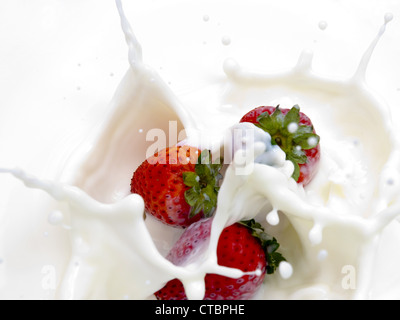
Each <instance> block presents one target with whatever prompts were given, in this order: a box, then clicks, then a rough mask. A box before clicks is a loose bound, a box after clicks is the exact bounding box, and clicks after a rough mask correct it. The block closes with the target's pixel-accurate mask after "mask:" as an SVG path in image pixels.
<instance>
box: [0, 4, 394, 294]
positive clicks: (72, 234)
mask: <svg viewBox="0 0 400 320" xmlns="http://www.w3.org/2000/svg"><path fill="white" fill-rule="evenodd" d="M117 4H118V5H120V3H118V2H117ZM232 5H233V7H234V8H239V7H240V3H239V2H237V3H236V2H235V3H233V4H232ZM252 5H254V6H256V5H259V4H258V3H256V2H255V3H254V4H253V3H252ZM332 5H333V4H332ZM118 8H119V13H120V15H121V22H122V29H123V31H124V32H125V36H126V40H127V44H128V50H127V49H126V48H125V47H124V48H123V50H125V51H124V54H125V56H124V57H125V59H126V61H127V62H129V63H127V65H126V71H125V74H124V75H123V77H122V74H121V78H122V80H121V81H120V83H119V84H118V86H117V87H116V88H115V92H113V95H112V99H111V103H108V104H107V105H106V106H104V107H101V108H99V111H100V112H99V114H97V115H96V116H94V117H93V119H92V121H93V123H92V124H91V125H88V126H87V127H85V128H84V129H77V130H78V133H75V137H76V138H74V139H72V141H70V142H69V143H66V147H65V148H63V149H64V150H63V152H61V153H58V154H57V156H54V157H53V158H52V157H50V158H49V157H45V156H44V154H45V153H44V150H45V149H43V150H38V151H39V152H38V154H39V156H38V157H37V159H38V160H37V161H38V162H39V159H40V160H41V159H46V160H45V161H46V162H45V163H48V164H49V165H48V167H47V170H43V169H41V170H38V169H35V165H31V168H30V169H31V170H24V169H25V167H29V166H28V165H26V163H24V162H21V160H20V159H21V157H17V156H16V158H15V159H18V160H15V159H13V158H12V157H9V158H6V161H4V163H3V164H1V168H2V169H1V171H2V173H4V174H2V175H1V177H2V179H3V178H4V179H8V181H9V183H11V185H14V186H15V188H16V189H14V190H16V191H13V192H12V193H11V196H10V198H9V199H7V200H4V203H5V204H4V206H3V207H4V208H5V210H4V212H9V211H12V212H13V214H12V215H8V214H6V213H3V212H2V214H1V218H2V220H1V221H2V229H1V237H2V242H1V251H0V258H1V260H0V261H1V263H0V272H1V273H0V275H1V277H0V279H1V280H0V285H2V288H4V290H1V295H2V298H10V297H18V298H26V297H40V298H49V299H53V298H60V299H96V298H106V299H145V298H152V293H153V292H154V291H156V290H157V289H159V288H160V287H161V286H162V284H163V283H165V282H166V281H168V280H169V279H172V278H175V277H179V278H180V279H181V280H182V281H183V282H184V284H185V287H186V288H187V290H188V294H189V296H190V297H192V298H201V290H199V288H200V289H201V285H202V279H203V277H204V274H205V273H207V272H217V273H220V274H224V275H230V276H232V277H237V276H240V275H241V272H238V270H234V269H228V268H222V267H220V266H218V265H217V264H216V257H215V247H216V241H217V238H218V234H219V232H220V231H221V230H222V228H223V227H224V226H225V225H227V224H230V223H232V222H234V221H235V220H240V219H241V218H244V217H245V218H251V217H255V218H257V220H259V221H262V222H263V224H264V226H265V227H266V228H267V230H268V232H269V233H271V234H272V235H274V236H275V237H276V238H277V239H278V241H279V242H280V243H281V251H282V252H283V254H284V255H285V256H286V258H287V260H288V264H286V265H284V266H283V267H282V269H281V270H280V273H277V274H275V275H272V276H269V277H267V279H266V282H265V286H264V287H263V288H262V290H261V291H260V292H259V293H258V295H257V296H256V298H259V299H264V298H265V299H274V298H284V299H319V298H328V299H334V298H345V299H354V298H388V297H389V298H397V297H398V295H399V288H400V284H399V283H398V281H399V279H397V278H396V276H395V273H394V270H396V269H397V270H398V265H399V263H400V261H399V260H400V259H399V256H398V254H396V250H395V249H394V248H396V246H397V244H398V241H399V239H398V236H397V235H398V234H399V233H398V221H397V220H396V218H397V216H398V214H399V212H400V210H399V206H398V199H397V195H398V194H399V192H398V191H399V154H398V150H399V148H398V140H397V136H396V133H395V123H396V117H395V114H396V108H394V106H393V105H389V104H388V101H387V100H386V99H385V100H384V99H383V98H382V97H381V96H380V95H378V94H377V93H376V91H375V90H373V89H372V87H371V85H370V84H369V82H368V80H369V79H368V71H369V70H370V69H369V68H370V67H371V64H372V67H373V57H375V54H376V51H377V50H378V49H376V48H375V47H374V46H375V44H376V43H375V40H376V42H378V41H384V39H385V37H386V36H388V35H390V27H392V26H395V25H396V24H395V23H397V22H396V20H393V21H390V20H391V18H392V16H391V15H390V14H389V15H387V14H386V11H385V12H383V13H382V14H381V15H380V16H379V19H377V21H378V20H379V21H378V22H377V23H376V26H375V27H374V28H372V29H373V32H372V33H371V36H370V37H369V39H368V41H367V42H366V43H365V47H364V49H363V50H362V52H361V53H360V55H359V56H358V57H356V58H357V59H354V60H355V61H356V63H354V65H353V70H354V71H353V72H351V73H350V74H344V75H337V74H334V73H332V74H326V73H325V74H323V73H318V72H317V71H316V69H317V66H318V65H319V63H321V62H320V61H321V60H320V59H322V58H321V56H317V53H318V52H319V51H318V42H319V41H320V42H322V41H323V40H324V36H326V37H328V36H327V35H326V33H327V32H328V31H329V30H330V28H333V26H334V21H333V22H332V23H331V22H326V21H325V20H323V21H325V22H322V20H321V19H322V18H318V19H319V20H317V21H316V23H315V24H314V25H313V29H312V30H313V32H314V34H313V35H314V36H316V37H317V38H318V39H317V40H315V38H314V37H310V39H309V41H310V44H311V45H310V47H312V48H311V49H310V48H305V47H309V46H304V43H302V44H301V45H302V48H301V50H299V51H298V52H297V53H296V55H295V56H296V57H295V59H290V58H289V59H288V60H287V61H286V63H285V64H283V63H282V61H283V60H284V59H282V60H281V59H276V60H275V61H277V64H278V63H282V65H281V66H280V69H281V70H279V71H278V70H276V69H274V68H273V63H271V61H272V56H271V57H269V58H270V59H268V60H269V62H267V63H265V64H263V62H265V59H262V60H257V59H251V58H249V57H252V56H253V54H251V52H250V48H247V47H246V46H242V47H246V49H243V50H242V51H240V50H237V51H236V52H237V53H238V54H237V55H236V56H235V55H234V54H232V53H235V50H234V49H235V47H234V46H235V41H239V40H237V39H240V37H239V38H236V37H234V36H233V35H230V36H228V35H227V33H228V31H229V28H228V27H227V26H228V25H229V23H228V21H230V20H229V19H228V18H226V20H225V23H226V25H225V28H226V29H225V30H221V29H222V25H223V23H222V21H223V19H222V18H221V19H220V22H219V29H217V30H220V31H221V32H220V34H221V36H220V37H218V39H217V37H214V38H211V37H210V35H209V34H208V33H206V34H204V33H202V32H205V30H208V29H207V28H209V30H210V31H211V29H213V30H215V28H218V22H217V21H216V20H213V17H216V16H217V14H222V13H223V12H224V10H223V8H222V7H221V8H219V10H220V11H219V10H218V9H215V10H216V11H211V9H210V8H211V7H205V8H202V9H199V8H198V7H195V8H193V11H191V10H188V15H187V17H186V18H185V19H188V20H189V18H193V12H200V11H201V14H200V13H199V21H198V25H199V26H200V25H201V27H198V28H197V29H193V30H195V31H193V32H194V34H193V35H192V36H191V37H190V38H187V37H186V38H185V39H186V40H187V41H188V42H195V41H196V40H197V41H198V42H195V44H194V45H193V50H194V48H198V46H199V45H200V46H201V48H202V51H201V52H202V53H206V54H208V56H206V57H207V58H209V56H212V54H213V51H212V50H211V48H219V50H218V55H217V57H216V58H215V59H210V61H211V62H212V63H211V64H210V65H208V64H206V59H204V58H202V57H203V56H202V55H199V56H197V60H196V59H193V58H192V57H193V56H191V55H186V56H185V55H184V54H183V56H182V58H180V56H179V58H178V56H177V55H174V56H172V53H171V57H175V59H182V60H179V61H180V62H179V64H177V65H175V67H176V68H177V69H176V70H174V74H179V76H178V77H177V78H176V79H178V80H176V81H177V82H175V83H174V81H173V80H170V79H168V78H167V79H165V78H163V77H162V76H163V73H167V72H166V68H167V67H163V68H162V69H161V68H160V67H159V68H158V70H157V68H156V67H154V66H152V65H151V64H150V62H157V63H160V61H157V60H156V58H154V57H153V56H152V55H151V54H149V55H148V56H146V43H147V41H148V39H147V40H145V41H142V40H139V39H140V38H141V37H140V30H138V31H137V32H136V31H135V32H132V30H133V29H134V27H133V28H131V27H130V26H129V22H130V23H131V25H132V26H134V25H135V19H128V17H129V16H130V15H129V13H131V12H134V11H133V9H132V7H131V5H129V6H128V5H127V7H126V10H125V12H126V14H127V17H125V13H124V11H123V10H122V7H121V6H120V7H118ZM270 8H271V10H272V8H273V7H272V6H271V7H270ZM205 9H209V10H207V11H206V10H205ZM282 9H285V8H284V7H283V8H281V7H279V6H278V7H274V10H277V11H276V12H281V10H282ZM113 10H114V11H115V14H116V15H117V13H118V12H117V8H116V7H115V6H114V7H113ZM131 10H132V11H131ZM159 10H161V9H159ZM196 10H197V11H196ZM144 11H145V10H144ZM283 11H284V10H283ZM283 11H282V12H283ZM156 12H158V11H156ZM160 12H161V13H162V14H160V16H164V15H165V13H166V12H165V11H162V10H161V11H160ZM225 13H226V12H225ZM206 14H207V15H206ZM286 14H290V12H289V13H286ZM131 16H132V18H134V14H131ZM206 16H207V18H205V17H206ZM167 17H168V15H167ZM169 17H170V18H172V16H169ZM224 17H226V16H224ZM229 17H230V16H229ZM118 18H119V17H118ZM164 18H165V16H164ZM185 19H184V20H185ZM214 19H216V18H214ZM389 22H390V23H389ZM212 23H214V25H212V27H213V28H211V27H210V26H211V24H212ZM387 23H388V24H387ZM386 24H387V25H386ZM196 26H197V24H196ZM280 26H281V29H280V30H279V32H280V33H279V35H280V37H281V38H285V32H288V31H287V30H292V29H290V28H289V27H288V29H286V28H282V25H280ZM385 26H386V27H387V29H388V30H386V33H385V34H383V31H384V28H385ZM379 28H381V29H379ZM277 29H279V28H277ZM232 30H233V29H232ZM175 31H176V30H175ZM292 31H293V30H292ZM120 32H121V31H120ZM152 32H153V31H149V33H150V34H151V33H152ZM154 32H155V31H154ZM232 33H233V34H235V33H234V32H232ZM250 33H251V32H250V31H249V32H248V33H247V34H250ZM266 33H267V32H266ZM323 33H325V35H324V34H323ZM121 34H122V32H121ZM262 34H263V33H262ZM277 34H278V32H276V33H274V34H272V32H271V31H269V32H268V35H270V36H271V38H272V39H273V38H274V37H276V36H277ZM239 35H240V34H239ZM382 35H383V36H382ZM196 36H198V37H197V38H196ZM342 36H343V34H342ZM381 36H382V37H383V38H382V39H380V37H381ZM136 37H137V38H136ZM265 37H266V36H265ZM121 38H122V37H121ZM172 38H174V37H172V36H171V37H170V38H168V39H169V40H170V42H171V43H168V42H167V44H166V47H167V48H170V46H172V45H176V43H175V42H174V41H177V40H176V39H175V40H171V39H172ZM200 38H201V39H202V40H201V42H200V40H198V39H200ZM311 38H313V39H311ZM203 39H206V40H203ZM235 39H236V40H235ZM374 39H375V40H374ZM178 40H179V39H178ZM267 40H268V39H267V37H266V40H265V41H267ZM312 40H314V41H312ZM121 41H123V39H121ZM164 41H166V40H161V41H160V44H159V45H160V46H162V45H163V43H164ZM207 41H208V42H207ZM212 41H215V43H213V44H212V45H211V42H212ZM348 41H350V40H349V39H348ZM257 42H258V43H259V44H260V43H263V41H262V40H261V38H257ZM268 42H272V43H273V41H272V40H268ZM217 43H218V45H217ZM276 43H280V42H276ZM164 44H165V43H164ZM377 45H378V47H377V48H379V47H380V45H381V43H378V44H377ZM260 46H261V45H260ZM278 46H279V44H278ZM293 46H294V47H295V46H296V40H295V39H294V40H293ZM289 47H290V45H289ZM190 48H192V47H190ZM191 50H192V49H188V52H190V51H191ZM229 50H231V52H230V51H229ZM374 50H375V51H374ZM127 52H128V54H126V53H127ZM255 52H257V53H254V56H257V57H258V54H261V50H260V49H259V48H258V47H257V49H255ZM168 54H169V51H168V50H166V55H167V56H168ZM175 54H176V53H175ZM249 54H250V55H249ZM285 54H288V53H284V55H285ZM146 57H149V59H148V60H147V59H146ZM293 57H294V56H293ZM329 57H330V58H331V56H329ZM190 59H193V60H194V62H193V60H192V61H190ZM202 59H204V60H202ZM185 60H188V61H190V62H191V64H190V66H191V68H190V70H189V69H188V68H185V62H186V61H185ZM350 60H351V59H350ZM173 61H175V60H173ZM255 61H258V62H257V63H256V62H255ZM148 62H149V63H148ZM157 63H155V66H156V65H157ZM343 63H344V62H343ZM347 63H348V61H346V62H345V63H344V64H347ZM214 64H215V65H214ZM165 65H166V66H169V67H171V65H173V64H172V63H171V62H165ZM205 65H206V66H207V68H206V71H203V70H202V69H203V68H204V66H205ZM314 65H315V66H314ZM266 66H268V68H266ZM77 67H78V68H81V67H83V63H81V65H80V66H78V65H77ZM396 67H397V66H395V68H396ZM266 69H271V70H272V71H269V70H266ZM273 69H274V70H273ZM282 69H283V71H282ZM338 70H340V68H339V69H338ZM342 71H343V70H342ZM346 71H347V70H346ZM189 72H190V74H191V76H192V77H193V78H190V79H191V80H192V81H193V82H192V83H190V82H189V83H187V82H186V81H185V76H187V74H188V73H189ZM196 74H199V77H198V79H197V78H196V76H195V75H196ZM108 76H109V77H111V76H110V75H108ZM114 77H115V74H114V75H113V76H112V77H111V78H114ZM171 79H172V77H171ZM193 79H195V80H193ZM392 89H393V88H392ZM76 91H78V92H83V91H84V86H82V85H80V86H76ZM392 91H393V90H392ZM392 93H393V92H392ZM396 93H397V92H396ZM390 96H392V95H390ZM390 101H393V100H390ZM397 101H398V100H397ZM271 104H272V105H274V104H275V105H276V104H280V105H281V106H282V107H291V106H292V105H294V104H299V105H300V107H301V109H302V111H304V112H305V113H307V114H308V115H309V116H310V118H311V119H312V120H313V123H314V125H315V128H316V130H317V132H318V134H319V135H320V136H321V150H322V154H321V165H320V170H319V173H318V175H317V176H316V178H315V179H314V181H313V182H312V184H311V185H309V186H308V187H307V188H305V189H303V188H302V187H299V186H297V185H296V184H295V183H293V181H292V180H291V179H290V178H289V177H290V174H289V173H290V172H289V171H288V170H287V167H286V166H285V163H281V165H276V166H270V165H265V164H255V165H254V166H253V165H252V163H251V162H250V163H249V165H251V170H250V171H249V172H248V173H247V174H245V175H238V174H237V169H238V166H239V164H237V163H232V164H231V166H230V169H229V170H228V171H227V173H226V176H225V180H224V183H223V185H222V188H221V193H220V198H219V208H218V210H217V212H216V218H215V221H214V222H215V223H214V225H213V236H212V241H211V244H210V247H209V248H208V255H207V257H208V258H207V259H206V260H205V261H199V262H198V265H197V267H196V268H193V269H191V268H179V267H175V266H173V265H171V264H170V263H169V262H168V261H166V260H165V259H164V258H163V256H164V255H165V254H166V253H167V252H168V250H169V248H170V247H171V246H172V244H173V243H174V241H175V240H176V239H177V238H178V237H179V234H180V232H181V231H180V230H176V229H170V228H168V227H166V226H163V225H160V224H159V223H158V222H156V221H154V220H153V219H151V218H147V219H146V220H145V221H143V219H142V217H143V203H142V201H141V199H140V197H137V196H136V195H129V182H130V178H131V176H132V172H133V170H134V169H135V168H136V166H137V165H138V164H139V163H140V162H141V161H143V160H144V158H145V156H146V151H147V150H148V148H149V147H151V145H152V143H154V141H153V140H151V133H152V132H153V133H154V131H152V129H160V130H161V131H162V132H165V133H166V136H165V138H166V141H168V142H171V141H174V140H175V138H177V137H175V132H180V131H182V130H183V129H184V128H185V129H186V132H185V137H192V136H196V137H198V136H200V137H202V140H203V142H204V143H206V144H212V145H213V146H218V145H219V144H220V143H221V140H222V137H223V135H224V133H225V132H226V130H229V128H230V127H231V126H233V125H235V124H236V123H237V122H238V120H239V119H240V117H241V116H242V115H243V114H244V113H246V112H247V111H249V110H250V109H252V108H253V107H256V106H258V105H271ZM390 111H391V112H390ZM91 112H93V111H91ZM94 114H95V113H94V112H93V113H90V115H94ZM155 115H157V116H155ZM397 119H398V118H397ZM87 122H88V123H89V122H91V121H89V120H87ZM393 123H394V124H393ZM81 130H82V132H81ZM81 135H83V136H81ZM43 136H44V137H48V136H49V134H48V133H47V131H46V130H44V129H43ZM78 136H79V138H78ZM15 139H17V140H18V139H21V140H22V138H15ZM8 140H10V139H8ZM77 141H79V143H76V142H77ZM8 143H11V142H8ZM48 144H49V145H50V146H51V145H52V143H51V139H50V138H49V141H48ZM261 152H263V151H261ZM21 154H22V155H23V154H24V153H23V152H21ZM15 166H17V167H23V168H22V169H23V170H22V171H21V170H19V169H13V168H14V167H15ZM37 166H38V165H36V168H37ZM39 167H40V166H39ZM27 169H29V168H27ZM35 171H36V172H35ZM30 172H34V173H35V174H34V175H31V173H30ZM7 173H8V174H7ZM9 173H11V175H13V176H14V177H10V175H9ZM14 178H17V179H14ZM18 180H21V181H22V182H24V183H25V185H26V186H27V187H28V188H25V187H21V185H20V182H19V181H18ZM18 183H19V184H18ZM43 191H45V192H43ZM21 199H26V201H29V202H30V203H31V204H32V208H29V212H26V211H27V209H26V207H27V206H26V204H24V203H22V201H21ZM231 199H235V201H234V202H232V201H231ZM2 203H3V202H2ZM248 203H252V204H254V206H251V207H250V206H248ZM2 211H3V210H2ZM16 230H17V231H18V232H17V235H16ZM27 239H29V241H27ZM139 244H140V245H139ZM371 253H373V254H371ZM388 256H390V259H391V260H390V263H387V258H386V257H388ZM27 262H29V265H30V266H31V267H29V268H27V267H26V266H27ZM133 270H134V271H133ZM255 272H256V271H255ZM377 274H379V275H380V276H377ZM389 274H390V277H389V276H388V277H385V276H383V275H389ZM21 275H22V276H21ZM199 292H200V293H199Z"/></svg>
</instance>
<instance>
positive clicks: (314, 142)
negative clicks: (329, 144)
mask: <svg viewBox="0 0 400 320" xmlns="http://www.w3.org/2000/svg"><path fill="white" fill-rule="evenodd" d="M240 122H251V123H254V124H256V125H257V126H258V127H260V128H261V129H263V130H264V131H266V132H268V133H269V134H270V135H271V138H272V143H273V144H277V145H278V146H279V147H280V148H281V149H282V150H283V151H284V152H285V153H286V159H287V160H291V161H292V162H293V164H294V167H295V170H294V172H293V176H292V177H293V179H295V180H296V181H297V182H298V183H302V184H303V185H304V186H305V185H307V184H308V183H309V182H310V181H311V180H312V178H313V177H314V175H315V173H316V171H317V167H318V163H319V159H320V146H319V136H318V135H317V134H316V133H315V130H314V127H313V124H312V122H311V120H310V119H309V118H308V117H307V116H306V115H305V114H304V113H302V112H300V108H299V106H297V105H295V106H294V107H292V108H291V109H280V108H279V106H278V107H270V106H262V107H258V108H255V109H253V110H251V111H250V112H248V113H247V114H245V115H244V116H243V117H242V119H241V120H240Z"/></svg>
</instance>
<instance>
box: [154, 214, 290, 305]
mask: <svg viewBox="0 0 400 320" xmlns="http://www.w3.org/2000/svg"><path fill="white" fill-rule="evenodd" d="M212 221H213V219H212V218H208V219H202V220H200V221H197V222H195V223H193V224H192V225H191V226H190V227H189V228H187V229H186V230H185V232H184V233H183V234H182V236H181V237H180V238H179V240H178V241H177V242H176V243H175V245H174V246H173V248H172V249H171V251H170V252H169V254H168V255H167V259H168V260H169V261H171V262H172V263H174V264H175V265H178V266H186V265H189V264H191V263H195V262H196V260H200V261H201V260H202V253H204V252H205V251H206V247H207V246H208V244H209V239H210V233H211V227H212ZM278 247H279V244H278V243H277V241H276V239H274V238H272V237H270V236H268V235H267V234H265V233H264V232H263V230H262V228H261V226H260V225H259V224H258V223H256V222H255V221H254V220H249V221H244V222H238V223H234V224H232V225H230V226H228V227H226V228H225V229H224V230H223V231H222V233H221V235H220V237H219V241H218V246H217V259H218V264H219V265H221V266H226V267H230V268H236V269H240V270H242V271H243V272H248V273H249V274H246V275H244V276H242V277H240V278H238V279H233V278H229V277H226V276H222V275H218V274H206V276H205V278H204V281H205V296H204V300H247V299H251V298H252V297H253V296H254V294H255V293H256V292H257V290H258V289H259V288H260V286H261V285H262V283H263V281H264V278H265V275H266V274H267V273H273V272H274V271H275V269H276V267H277V266H278V265H279V263H280V262H281V261H283V260H285V258H283V256H282V255H281V254H280V253H278V252H277V251H276V250H277V249H278ZM255 271H261V272H260V273H259V274H256V273H255ZM155 296H156V298H157V299H159V300H187V296H186V293H185V289H184V286H183V284H182V282H181V281H180V280H179V279H173V280H170V281H169V282H168V283H167V284H166V285H165V286H164V287H163V288H162V289H160V290H159V291H157V292H156V293H155Z"/></svg>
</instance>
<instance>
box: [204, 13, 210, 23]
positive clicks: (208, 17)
mask: <svg viewBox="0 0 400 320" xmlns="http://www.w3.org/2000/svg"><path fill="white" fill-rule="evenodd" d="M209 20H210V16H209V15H207V14H205V15H204V16H203V21H204V22H207V21H209Z"/></svg>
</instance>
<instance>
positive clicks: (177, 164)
mask: <svg viewBox="0 0 400 320" xmlns="http://www.w3.org/2000/svg"><path fill="white" fill-rule="evenodd" d="M210 159H211V156H210V152H209V151H208V150H205V151H203V152H201V151H200V150H199V149H198V148H195V147H192V146H187V145H183V146H174V147H170V148H166V149H163V150H162V151H160V152H158V153H156V154H154V155H153V156H152V157H150V158H148V159H146V160H145V161H144V162H143V163H142V164H141V165H140V166H139V167H138V168H137V169H136V171H135V172H134V174H133V176H132V179H131V193H137V194H139V195H140V196H142V197H143V199H144V203H145V210H146V212H147V213H149V214H150V215H152V216H154V217H155V218H156V219H158V220H160V221H162V222H164V223H166V224H168V225H172V226H177V227H187V226H189V225H190V224H191V223H193V222H195V221H197V220H199V219H200V218H201V217H203V216H205V217H208V216H210V215H211V214H212V213H213V211H214V209H215V207H216V202H217V194H218V190H219V186H218V183H219V180H220V178H221V175H220V174H219V170H220V169H221V166H222V165H220V164H213V163H210V162H211V161H210ZM199 160H200V161H199ZM201 162H202V163H201Z"/></svg>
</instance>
